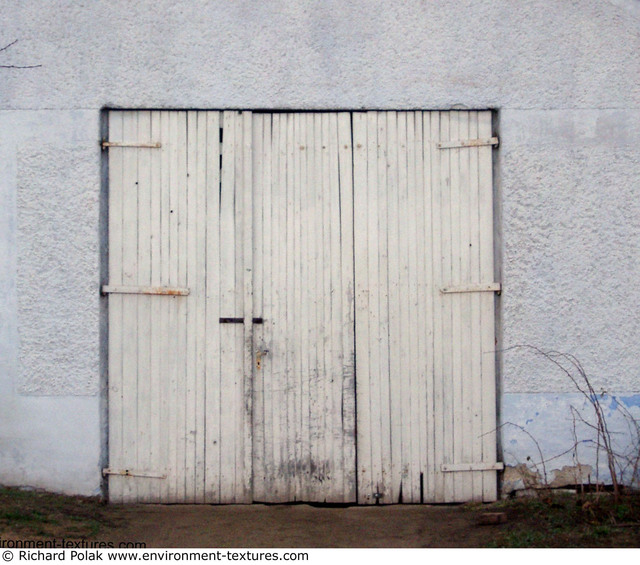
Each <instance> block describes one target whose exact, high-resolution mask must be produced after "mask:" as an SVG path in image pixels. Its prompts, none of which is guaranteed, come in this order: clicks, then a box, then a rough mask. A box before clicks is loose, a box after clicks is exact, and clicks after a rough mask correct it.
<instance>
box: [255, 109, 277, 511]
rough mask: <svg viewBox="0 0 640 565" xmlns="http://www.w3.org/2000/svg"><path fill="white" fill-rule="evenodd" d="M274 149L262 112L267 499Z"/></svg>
mask: <svg viewBox="0 0 640 565" xmlns="http://www.w3.org/2000/svg"><path fill="white" fill-rule="evenodd" d="M277 158H278V157H277V151H274V145H273V117H272V116H271V115H266V116H265V121H264V142H263V167H264V185H263V191H264V193H263V207H264V214H263V215H264V223H263V249H264V259H263V272H264V276H263V280H262V285H263V297H264V298H263V316H264V327H263V332H264V335H265V339H264V341H262V342H259V343H260V345H261V346H262V347H263V348H265V349H268V350H269V353H268V355H267V357H266V361H265V362H264V363H263V369H262V373H263V383H264V406H265V409H264V410H265V416H264V419H265V431H264V436H265V438H264V459H265V464H264V474H265V475H266V476H265V478H264V479H263V480H264V483H265V487H264V492H263V494H262V498H261V500H267V493H269V494H271V493H273V491H274V476H275V468H274V465H273V453H274V435H275V433H276V427H275V423H274V412H273V411H274V395H273V383H274V373H273V362H272V359H273V352H272V349H273V345H272V342H271V335H273V328H274V316H275V314H274V303H275V296H274V288H273V281H274V277H275V275H274V272H273V256H274V250H273V247H272V241H273V193H272V190H273V163H274V160H275V162H276V167H275V168H276V169H277Z"/></svg>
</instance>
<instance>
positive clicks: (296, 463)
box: [287, 113, 304, 500]
mask: <svg viewBox="0 0 640 565" xmlns="http://www.w3.org/2000/svg"><path fill="white" fill-rule="evenodd" d="M291 117H292V121H293V139H292V142H291V145H292V147H291V149H292V155H291V161H290V165H291V167H292V169H293V171H292V174H291V179H292V186H291V200H292V204H293V210H292V224H293V225H292V230H293V246H292V251H293V255H292V260H291V264H292V267H293V279H292V282H293V286H292V287H290V288H288V289H287V290H288V292H289V293H291V295H292V296H293V310H292V312H291V322H292V329H293V335H292V343H291V345H292V352H291V353H292V364H291V365H292V377H293V379H292V390H291V391H290V395H291V396H292V397H293V427H292V428H291V429H290V431H289V433H291V434H292V441H293V454H292V455H293V476H292V477H291V482H292V491H293V493H294V495H293V496H294V499H295V500H304V497H303V494H302V490H303V485H302V475H303V473H304V460H303V454H302V412H301V409H302V398H301V393H302V380H303V372H302V371H303V369H302V356H303V353H302V319H301V310H302V295H301V290H302V288H301V284H300V283H301V274H302V273H301V269H302V266H301V263H302V261H303V257H302V253H301V240H300V239H301V238H300V227H301V225H300V197H301V176H300V172H301V171H300V167H301V165H300V158H301V155H300V154H301V151H303V149H301V147H302V146H303V145H302V141H301V138H300V120H301V116H300V114H298V113H296V114H293V115H292V116H291Z"/></svg>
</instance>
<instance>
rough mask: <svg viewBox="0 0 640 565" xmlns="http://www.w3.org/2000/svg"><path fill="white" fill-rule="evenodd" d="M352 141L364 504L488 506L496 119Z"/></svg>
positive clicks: (438, 117)
mask: <svg viewBox="0 0 640 565" xmlns="http://www.w3.org/2000/svg"><path fill="white" fill-rule="evenodd" d="M353 138H354V146H355V149H354V195H355V203H356V204H355V207H356V211H357V212H356V214H355V270H356V274H355V282H356V360H357V368H356V380H357V392H358V394H357V410H358V437H357V445H358V502H360V503H361V504H372V503H376V502H379V503H397V502H453V501H467V500H472V499H476V500H487V501H488V500H495V498H496V471H495V469H496V468H498V467H499V465H496V434H495V427H496V423H495V345H494V339H495V333H494V292H493V291H494V290H495V289H497V286H496V285H494V284H492V283H494V280H493V276H494V272H493V236H492V234H493V204H492V200H493V198H492V192H493V187H492V168H491V159H492V156H491V145H492V143H493V142H494V140H493V139H491V114H490V112H367V113H355V114H354V115H353Z"/></svg>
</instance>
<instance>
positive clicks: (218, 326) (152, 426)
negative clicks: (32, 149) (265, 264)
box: [104, 111, 252, 502]
mask: <svg viewBox="0 0 640 565" xmlns="http://www.w3.org/2000/svg"><path fill="white" fill-rule="evenodd" d="M221 129H222V130H223V132H224V141H223V142H222V144H221V142H220V137H221ZM109 143H110V145H111V146H110V147H109V285H108V287H107V288H105V289H104V290H105V291H106V292H108V293H109V469H108V470H107V473H108V476H109V497H110V499H111V500H112V501H116V502H119V501H125V502H126V501H142V502H144V501H159V502H250V501H251V436H252V430H251V367H252V359H251V355H252V344H251V332H252V324H251V323H244V322H246V321H247V319H249V320H250V319H251V296H250V294H251V282H252V281H251V272H250V270H247V268H246V265H245V264H244V262H243V260H242V258H243V257H247V256H248V257H250V256H251V237H250V234H251V221H252V220H251V194H252V193H251V190H246V189H247V188H249V189H250V187H251V164H252V163H251V114H250V113H246V112H245V113H243V114H240V113H237V112H225V113H220V112H117V111H114V112H110V115H109ZM221 163H222V167H221ZM247 234H248V235H247ZM238 317H239V318H240V322H241V323H222V322H224V321H225V320H227V319H232V320H233V321H236V320H235V319H236V318H238Z"/></svg>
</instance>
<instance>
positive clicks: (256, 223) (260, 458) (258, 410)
mask: <svg viewBox="0 0 640 565" xmlns="http://www.w3.org/2000/svg"><path fill="white" fill-rule="evenodd" d="M265 118H266V115H265V114H254V115H253V120H252V121H253V129H252V135H253V142H252V144H253V148H252V151H253V173H252V179H253V180H252V190H253V211H252V216H253V226H252V229H253V269H252V280H253V282H252V285H253V304H254V309H255V313H256V316H264V307H263V304H264V299H263V281H264V265H263V257H264V238H263V231H264V218H263V210H264V200H263V199H264V192H265V187H264V148H263V141H264V137H263V136H264V120H265ZM253 338H254V349H255V351H256V352H257V351H258V350H259V349H264V344H263V342H264V336H263V332H262V328H261V327H260V326H256V327H254V328H253ZM254 353H255V352H254ZM265 362H266V360H265ZM254 363H255V369H254V378H253V399H252V406H253V418H252V426H253V444H252V452H253V457H252V461H253V464H252V487H253V499H254V500H260V501H263V500H265V488H264V474H265V473H264V466H265V460H264V446H265V417H264V414H265V402H264V397H265V382H264V369H263V368H262V367H261V368H260V369H259V368H258V366H257V359H256V360H254Z"/></svg>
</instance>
